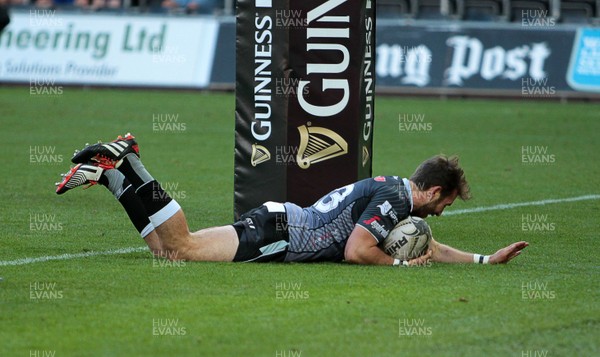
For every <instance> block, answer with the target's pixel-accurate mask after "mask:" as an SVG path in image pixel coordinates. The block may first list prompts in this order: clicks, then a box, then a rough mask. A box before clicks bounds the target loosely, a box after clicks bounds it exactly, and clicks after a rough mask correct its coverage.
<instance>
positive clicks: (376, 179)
mask: <svg viewBox="0 0 600 357" xmlns="http://www.w3.org/2000/svg"><path fill="white" fill-rule="evenodd" d="M373 180H375V181H377V182H385V176H377V177H374V178H373Z"/></svg>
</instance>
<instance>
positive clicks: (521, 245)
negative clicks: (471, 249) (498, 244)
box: [489, 241, 529, 264]
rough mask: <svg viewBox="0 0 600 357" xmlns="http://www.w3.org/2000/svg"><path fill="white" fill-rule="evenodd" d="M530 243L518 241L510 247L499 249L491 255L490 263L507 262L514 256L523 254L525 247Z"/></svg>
mask: <svg viewBox="0 0 600 357" xmlns="http://www.w3.org/2000/svg"><path fill="white" fill-rule="evenodd" d="M528 245H529V243H527V242H523V241H521V242H516V243H513V244H511V245H509V246H508V247H505V248H502V249H500V250H498V251H497V252H496V253H494V254H493V255H491V256H490V260H489V263H490V264H506V263H508V262H509V261H510V260H511V259H513V258H514V257H516V256H518V255H519V254H521V252H522V251H523V249H525V247H527V246H528Z"/></svg>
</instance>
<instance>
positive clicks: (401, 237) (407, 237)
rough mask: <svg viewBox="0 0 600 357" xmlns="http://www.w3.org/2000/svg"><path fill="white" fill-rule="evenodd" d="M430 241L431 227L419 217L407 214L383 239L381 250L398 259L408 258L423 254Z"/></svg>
mask: <svg viewBox="0 0 600 357" xmlns="http://www.w3.org/2000/svg"><path fill="white" fill-rule="evenodd" d="M430 241H431V229H430V228H429V225H428V224H427V222H425V221H424V220H423V219H421V218H419V217H411V216H408V218H406V219H405V220H403V221H400V222H399V223H398V224H397V225H396V226H395V227H394V229H392V231H391V232H390V234H388V236H387V237H386V238H385V239H384V240H383V243H382V245H381V248H382V249H383V251H384V252H385V253H386V254H388V255H390V256H392V257H394V258H396V259H400V260H410V259H414V258H417V257H419V256H421V255H423V254H424V253H425V252H426V250H427V247H428V246H429V242H430Z"/></svg>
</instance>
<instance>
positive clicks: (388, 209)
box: [377, 201, 399, 225]
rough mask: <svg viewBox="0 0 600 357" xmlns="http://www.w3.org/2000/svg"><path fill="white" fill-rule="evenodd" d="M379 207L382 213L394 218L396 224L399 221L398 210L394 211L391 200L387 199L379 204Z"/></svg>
mask: <svg viewBox="0 0 600 357" xmlns="http://www.w3.org/2000/svg"><path fill="white" fill-rule="evenodd" d="M377 207H379V211H380V212H381V214H382V215H384V216H388V217H390V218H391V219H392V221H393V222H394V225H396V223H398V222H399V219H398V216H397V215H396V212H395V211H394V208H392V204H391V203H390V202H389V201H385V202H384V203H382V204H380V205H377Z"/></svg>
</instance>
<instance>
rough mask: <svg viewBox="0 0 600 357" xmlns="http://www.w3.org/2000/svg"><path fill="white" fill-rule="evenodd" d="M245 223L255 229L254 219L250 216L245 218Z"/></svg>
mask: <svg viewBox="0 0 600 357" xmlns="http://www.w3.org/2000/svg"><path fill="white" fill-rule="evenodd" d="M246 224H247V225H248V227H250V229H256V227H255V226H254V221H253V220H252V218H250V217H248V218H246Z"/></svg>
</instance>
